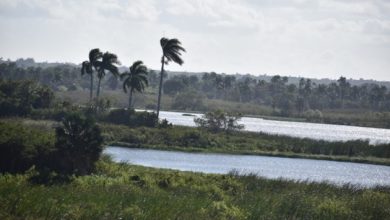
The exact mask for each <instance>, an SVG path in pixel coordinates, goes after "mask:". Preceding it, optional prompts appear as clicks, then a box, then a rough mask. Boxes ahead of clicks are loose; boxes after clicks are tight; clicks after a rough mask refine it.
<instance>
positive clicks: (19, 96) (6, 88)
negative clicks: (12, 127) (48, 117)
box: [0, 78, 54, 116]
mask: <svg viewBox="0 0 390 220" xmlns="http://www.w3.org/2000/svg"><path fill="white" fill-rule="evenodd" d="M53 101H54V93H53V91H52V90H51V89H50V88H49V87H47V86H41V85H39V84H37V83H36V82H34V81H25V80H22V81H8V80H2V79H1V78H0V116H16V115H17V116H24V115H28V114H30V113H31V112H32V111H33V110H34V109H47V108H50V107H51V106H52V104H53Z"/></svg>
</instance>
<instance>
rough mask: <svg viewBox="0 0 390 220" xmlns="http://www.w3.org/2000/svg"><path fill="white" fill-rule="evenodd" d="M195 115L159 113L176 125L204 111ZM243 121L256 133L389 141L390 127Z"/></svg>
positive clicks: (338, 139)
mask: <svg viewBox="0 0 390 220" xmlns="http://www.w3.org/2000/svg"><path fill="white" fill-rule="evenodd" d="M193 115H194V116H183V112H166V111H161V112H160V118H161V119H164V118H165V119H167V120H168V121H169V122H171V123H172V124H174V125H184V126H195V123H194V117H201V116H202V115H201V114H193ZM240 123H241V124H244V125H245V129H244V130H247V131H254V132H264V133H269V134H280V135H288V136H293V137H300V138H311V139H317V140H328V141H348V140H356V139H368V140H369V141H370V143H372V144H377V143H390V129H380V128H366V127H357V126H346V125H329V124H318V123H305V122H289V121H275V120H265V119H261V118H249V117H243V118H242V119H241V121H240Z"/></svg>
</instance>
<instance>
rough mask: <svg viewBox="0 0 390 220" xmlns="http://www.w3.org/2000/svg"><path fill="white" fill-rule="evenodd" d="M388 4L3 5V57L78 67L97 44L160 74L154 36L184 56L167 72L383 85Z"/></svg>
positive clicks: (24, 1) (206, 0) (254, 0)
mask: <svg viewBox="0 0 390 220" xmlns="http://www.w3.org/2000/svg"><path fill="white" fill-rule="evenodd" d="M389 10H390V3H389V1H387V0H373V1H367V0H337V1H336V0H290V1H287V0H262V1H258V0H241V1H238V0H168V1H158V0H94V1H89V0H52V1H47V0H0V28H1V29H2V31H1V32H0V56H3V57H10V58H13V59H15V58H18V57H35V58H36V59H37V60H51V61H72V62H78V63H79V62H81V61H82V60H84V59H85V58H86V56H87V53H88V50H89V49H91V48H94V47H100V48H101V49H102V50H109V51H112V52H115V53H117V54H118V56H119V58H120V59H121V61H122V63H124V64H126V65H129V64H130V63H131V62H132V61H134V60H136V59H141V60H143V61H144V62H145V63H146V64H147V65H149V66H150V67H152V68H155V69H157V68H159V64H160V63H159V60H160V56H161V55H160V53H161V51H160V50H161V49H160V48H159V38H160V37H161V36H163V35H165V36H167V37H177V38H179V39H180V40H181V41H182V42H183V45H184V47H185V48H186V49H187V51H188V52H187V53H186V54H185V55H184V58H185V61H186V62H185V65H184V66H183V67H180V66H177V65H170V66H169V68H170V69H172V70H189V71H212V70H214V71H219V72H226V73H235V72H241V73H247V72H251V73H255V74H262V73H274V74H290V73H299V74H300V75H302V76H311V77H332V78H337V77H338V76H339V75H340V74H343V75H346V76H348V77H354V78H360V77H363V78H365V77H366V75H365V74H366V73H373V72H375V74H376V75H375V76H371V75H370V76H369V77H373V78H378V79H388V80H390V74H389V72H388V70H389V69H390V63H389V62H388V60H389V59H390V14H389V13H388V11H389Z"/></svg>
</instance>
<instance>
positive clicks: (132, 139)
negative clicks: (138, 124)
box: [101, 124, 390, 166]
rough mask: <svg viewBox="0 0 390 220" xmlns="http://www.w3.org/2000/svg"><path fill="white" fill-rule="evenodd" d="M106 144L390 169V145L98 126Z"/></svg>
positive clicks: (250, 134) (180, 129)
mask: <svg viewBox="0 0 390 220" xmlns="http://www.w3.org/2000/svg"><path fill="white" fill-rule="evenodd" d="M101 127H102V130H103V134H104V136H105V140H106V144H107V145H113V146H122V147H131V148H144V149H158V150H174V151H184V152H203V153H225V154H244V155H262V156H275V157H288V158H305V159H317V160H334V161H344V162H355V163H368V164H377V165H387V166H390V146H389V144H382V145H370V144H369V143H368V141H347V142H327V141H318V140H312V139H306V138H304V139H301V138H293V137H288V136H280V135H270V134H264V133H254V132H232V133H211V132H207V131H204V130H200V129H197V128H191V127H182V126H173V127H172V128H165V129H158V128H145V127H142V128H129V127H127V126H122V125H113V124H101Z"/></svg>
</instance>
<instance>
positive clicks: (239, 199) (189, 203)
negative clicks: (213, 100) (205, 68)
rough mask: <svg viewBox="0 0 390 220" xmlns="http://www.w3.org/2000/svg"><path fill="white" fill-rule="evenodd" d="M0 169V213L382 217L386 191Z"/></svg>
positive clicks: (118, 172) (142, 172)
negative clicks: (62, 180) (43, 179)
mask: <svg viewBox="0 0 390 220" xmlns="http://www.w3.org/2000/svg"><path fill="white" fill-rule="evenodd" d="M31 173H32V172H30V173H28V174H24V175H0V219H390V189H389V188H375V189H356V188H353V187H351V186H347V185H346V186H342V187H335V186H332V185H329V184H326V183H322V184H320V183H309V182H294V181H286V180H267V179H263V178H258V177H255V176H252V175H248V176H236V175H235V174H234V173H232V174H229V175H211V174H199V173H191V172H179V171H171V170H164V169H154V168H145V167H140V166H133V165H127V164H115V163H113V162H110V160H109V159H107V158H103V159H102V160H101V161H99V163H98V166H97V170H96V172H95V174H94V175H91V176H83V177H74V178H73V181H72V182H71V183H66V184H61V185H50V186H45V185H32V184H30V183H29V182H28V178H29V176H31Z"/></svg>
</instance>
